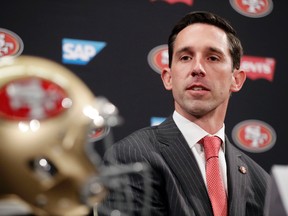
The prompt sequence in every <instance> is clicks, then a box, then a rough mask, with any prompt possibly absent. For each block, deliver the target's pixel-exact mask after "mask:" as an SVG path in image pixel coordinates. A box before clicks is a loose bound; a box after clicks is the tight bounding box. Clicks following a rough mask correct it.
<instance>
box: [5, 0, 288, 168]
mask: <svg viewBox="0 0 288 216" xmlns="http://www.w3.org/2000/svg"><path fill="white" fill-rule="evenodd" d="M287 4H288V3H287V1H285V0H277V1H272V0H258V1H249V0H248V1H244V0H230V1H229V0H226V1H224V0H222V1H215V0H78V1H76V0H73V1H71V0H9V1H2V2H1V4H0V8H1V12H0V56H5V55H8V54H9V52H10V54H11V53H12V54H15V53H16V54H17V52H18V53H20V52H22V54H23V55H33V56H39V57H45V58H48V59H51V60H54V61H56V62H58V63H60V64H63V65H64V66H66V67H67V68H68V69H70V70H72V71H73V72H74V73H75V74H76V75H77V76H79V77H80V78H81V79H82V80H83V81H84V82H85V83H86V84H87V85H88V87H89V88H91V90H92V91H93V92H94V93H95V95H96V96H105V97H106V98H108V99H109V100H110V101H111V102H112V103H114V104H115V105H116V106H117V107H118V109H119V112H120V115H121V116H122V118H123V119H124V121H123V123H122V124H121V125H119V126H117V127H116V128H113V132H112V133H111V134H110V138H111V137H112V138H111V139H110V141H111V140H112V141H117V140H119V139H121V138H123V137H125V136H127V135H128V134H130V133H131V132H132V131H134V130H136V129H139V128H142V127H145V126H148V125H152V124H158V123H160V122H161V121H162V120H163V119H165V118H166V117H167V116H168V115H170V114H171V113H172V112H173V101H172V96H171V92H167V91H166V90H165V89H164V87H163V85H162V81H161V78H160V74H159V73H160V71H161V68H162V67H163V66H165V65H166V64H167V61H168V53H167V38H168V35H169V34H170V30H171V28H172V26H173V25H174V24H175V23H176V21H178V20H179V19H180V18H181V17H182V16H183V15H184V14H186V13H188V12H190V11H196V10H197V11H198V10H208V11H211V12H216V13H218V14H220V15H221V16H223V17H226V18H227V19H229V20H230V21H231V23H232V25H233V26H234V27H235V28H236V30H237V32H238V35H239V36H240V38H241V40H242V42H243V47H244V50H245V53H244V57H243V59H242V62H241V67H242V68H243V69H245V71H246V72H247V77H248V78H247V81H246V83H245V85H244V87H243V89H242V90H241V92H239V93H236V94H234V95H232V97H231V103H230V106H229V108H228V114H227V118H226V122H225V124H226V129H227V134H228V136H229V138H230V140H231V141H233V142H234V143H235V145H236V146H237V147H238V148H240V149H242V150H243V151H245V152H246V153H247V154H248V155H250V156H251V157H252V158H254V159H255V160H256V161H257V162H258V163H259V164H260V165H262V166H263V167H264V168H265V169H266V170H267V171H269V172H270V169H271V167H272V165H273V164H287V161H288V160H287V153H288V143H287V139H285V135H286V134H287V126H286V122H287V108H288V107H287V101H286V100H287V98H288V96H287V93H286V92H287V84H288V82H287V80H288V79H287V77H288V76H287V74H288V71H287V68H288V54H287V50H288V40H287V38H288V33H287V21H288V13H287ZM17 43H18V45H19V46H16V45H17ZM13 45H14V46H13ZM15 47H17V49H18V51H17V50H15V49H16V48H15ZM22 48H23V50H21V49H22ZM13 52H14V53H13ZM71 87H72V88H73V86H71ZM75 118H77V116H75ZM101 145H102V144H101V143H99V146H101ZM96 150H97V151H99V152H100V154H101V153H103V149H101V147H100V148H99V149H96ZM104 150H105V149H104Z"/></svg>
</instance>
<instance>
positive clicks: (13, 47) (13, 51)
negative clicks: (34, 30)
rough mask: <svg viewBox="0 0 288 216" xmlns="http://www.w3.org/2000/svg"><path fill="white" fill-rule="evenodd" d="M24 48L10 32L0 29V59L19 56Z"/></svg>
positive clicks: (20, 40) (19, 40)
mask: <svg viewBox="0 0 288 216" xmlns="http://www.w3.org/2000/svg"><path fill="white" fill-rule="evenodd" d="M23 48H24V44H23V41H22V39H21V38H20V37H19V36H18V35H17V34H15V33H14V32H12V31H9V30H7V29H3V28H0V57H4V56H13V57H16V56H19V55H20V54H21V53H22V51H23Z"/></svg>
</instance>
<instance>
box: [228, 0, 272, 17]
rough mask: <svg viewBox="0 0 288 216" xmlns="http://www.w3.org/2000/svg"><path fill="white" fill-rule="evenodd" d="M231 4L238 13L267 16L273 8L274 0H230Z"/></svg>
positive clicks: (249, 15)
mask: <svg viewBox="0 0 288 216" xmlns="http://www.w3.org/2000/svg"><path fill="white" fill-rule="evenodd" d="M230 4H231V6H232V7H233V8H234V10H236V11H237V12H238V13H240V14H242V15H244V16H247V17H251V18H259V17H264V16H267V15H268V14H270V13H271V11H272V9H273V2H272V0H230Z"/></svg>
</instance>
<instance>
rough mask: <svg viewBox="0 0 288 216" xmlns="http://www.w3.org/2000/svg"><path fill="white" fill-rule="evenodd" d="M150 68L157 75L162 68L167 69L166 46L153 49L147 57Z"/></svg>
mask: <svg viewBox="0 0 288 216" xmlns="http://www.w3.org/2000/svg"><path fill="white" fill-rule="evenodd" d="M147 60H148V63H149V65H150V67H151V68H152V69H153V70H154V71H155V72H157V73H159V74H161V72H162V69H163V68H164V67H168V63H169V62H168V61H169V59H168V45H166V44H163V45H159V46H156V47H154V48H153V49H152V50H151V51H150V52H149V53H148V57H147Z"/></svg>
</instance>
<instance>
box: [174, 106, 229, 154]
mask: <svg viewBox="0 0 288 216" xmlns="http://www.w3.org/2000/svg"><path fill="white" fill-rule="evenodd" d="M173 119H174V121H175V123H176V125H177V127H178V128H179V130H180V131H181V132H182V134H183V136H184V138H185V139H186V141H187V142H188V144H189V146H190V148H192V147H194V145H195V144H196V143H198V141H199V140H200V139H202V138H203V137H205V136H206V135H209V133H208V132H206V131H205V130H203V129H202V128H201V127H199V126H198V125H197V124H195V123H193V122H191V121H189V120H188V119H186V118H185V117H183V116H182V115H180V114H179V113H178V112H177V111H176V110H175V111H174V113H173ZM211 135H216V136H218V137H219V138H221V140H222V141H223V142H222V143H223V145H222V148H223V150H225V145H224V141H225V124H224V123H223V127H222V128H221V129H220V130H219V131H217V133H215V134H211Z"/></svg>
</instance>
